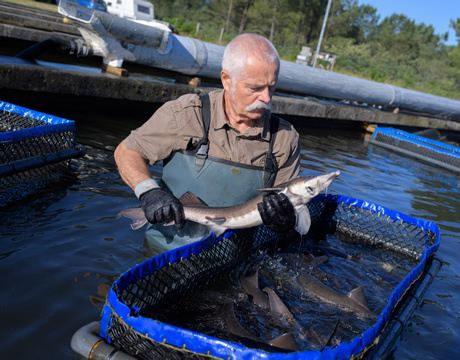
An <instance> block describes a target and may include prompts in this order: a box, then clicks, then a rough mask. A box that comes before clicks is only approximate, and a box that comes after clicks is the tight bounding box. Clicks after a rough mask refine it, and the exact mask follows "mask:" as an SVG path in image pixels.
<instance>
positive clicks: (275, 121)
mask: <svg viewBox="0 0 460 360" xmlns="http://www.w3.org/2000/svg"><path fill="white" fill-rule="evenodd" d="M279 125H280V119H279V118H278V117H276V116H274V115H272V117H271V121H270V134H271V137H270V144H269V145H268V151H267V155H266V156H265V165H264V175H263V182H264V184H267V182H268V180H269V179H270V177H271V175H272V174H273V173H276V172H277V171H278V164H277V163H276V159H275V157H274V156H273V144H274V143H275V138H276V134H277V133H278V128H279Z"/></svg>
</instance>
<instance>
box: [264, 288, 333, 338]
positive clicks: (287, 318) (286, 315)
mask: <svg viewBox="0 0 460 360" xmlns="http://www.w3.org/2000/svg"><path fill="white" fill-rule="evenodd" d="M263 291H265V292H266V293H267V294H268V298H269V302H270V312H271V314H272V316H273V317H274V318H276V319H279V320H280V321H282V322H286V323H287V324H289V325H290V326H293V327H295V328H296V329H297V331H298V335H299V337H300V338H301V339H302V340H304V339H305V338H307V339H308V340H309V341H311V342H312V343H314V344H316V345H322V346H329V345H333V344H334V335H335V333H336V331H337V327H338V321H337V322H336V324H335V326H334V328H333V330H332V333H331V334H330V335H329V336H328V337H325V336H324V335H323V334H321V333H319V332H317V331H315V330H314V329H313V328H308V329H305V328H304V327H303V326H302V325H300V324H299V323H298V322H297V320H296V319H295V317H294V315H292V313H291V312H290V311H289V309H288V308H287V306H286V305H285V304H284V303H283V301H282V300H281V299H280V297H279V296H278V294H277V293H276V292H275V291H274V290H273V289H271V288H269V287H265V288H264V289H263Z"/></svg>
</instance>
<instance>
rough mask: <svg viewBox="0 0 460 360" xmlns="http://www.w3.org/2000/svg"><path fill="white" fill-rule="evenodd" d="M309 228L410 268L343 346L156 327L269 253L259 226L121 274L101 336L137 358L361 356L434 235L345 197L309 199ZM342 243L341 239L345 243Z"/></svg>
mask: <svg viewBox="0 0 460 360" xmlns="http://www.w3.org/2000/svg"><path fill="white" fill-rule="evenodd" d="M308 206H309V209H310V213H311V216H312V227H311V229H310V232H309V234H308V236H311V237H316V238H321V237H323V236H325V235H327V234H335V235H338V236H339V237H340V238H341V239H344V241H352V242H353V243H356V244H358V246H362V247H363V248H364V247H368V248H372V249H374V250H375V249H377V250H378V251H379V252H382V253H389V252H394V253H397V254H399V255H401V256H404V258H407V259H410V260H411V261H412V263H413V264H415V265H414V267H413V268H411V270H410V272H409V273H408V275H407V276H406V277H405V278H404V279H403V280H402V281H401V282H400V283H399V285H398V286H396V288H395V289H394V290H393V292H392V293H391V295H390V296H389V298H388V301H387V303H386V306H385V308H384V309H383V311H382V312H381V313H380V315H379V316H378V319H377V320H376V322H375V323H373V324H372V325H371V326H370V327H369V328H368V329H367V330H366V331H364V332H363V333H361V334H360V335H359V336H357V337H355V338H353V339H352V340H350V341H344V342H341V343H340V344H338V345H335V346H324V347H322V348H321V349H319V350H312V351H301V352H295V353H288V354H285V353H281V352H267V351H264V350H260V349H255V348H250V347H246V346H244V345H242V344H241V343H238V342H232V341H227V340H222V339H219V338H216V337H212V336H208V335H205V334H202V333H199V332H194V331H191V330H187V329H185V328H181V327H176V326H173V325H170V324H168V323H166V322H163V321H159V320H158V319H159V318H162V315H163V314H164V313H165V312H174V311H175V310H176V309H180V307H181V306H184V305H185V304H187V302H188V300H189V299H190V298H191V296H193V295H194V294H196V293H197V292H199V291H200V290H203V289H204V288H205V287H206V286H208V285H210V284H212V283H214V282H218V280H219V279H220V278H221V277H222V276H224V275H225V274H226V273H228V272H230V271H234V270H235V268H236V267H238V266H239V265H240V264H241V263H242V262H247V261H248V259H251V258H252V257H255V256H257V254H258V253H259V252H260V250H266V251H267V250H269V249H275V248H278V247H279V246H280V244H282V243H283V242H284V240H289V239H287V238H280V237H279V236H277V235H276V234H274V233H272V232H270V231H269V230H268V229H266V228H265V227H263V226H260V227H257V228H254V229H248V230H245V231H241V232H238V233H232V232H227V233H226V234H224V236H222V237H220V238H217V239H216V238H215V237H214V236H213V234H211V235H210V236H208V237H207V238H205V239H203V240H201V241H200V242H196V243H193V244H190V245H187V246H184V247H181V248H178V249H175V250H172V251H169V252H166V253H163V254H160V255H158V256H155V257H153V258H151V259H149V260H147V261H145V262H143V263H141V264H139V265H137V266H135V267H133V268H132V269H130V270H129V271H127V272H126V273H124V274H123V275H122V276H121V277H120V278H119V279H118V280H116V281H115V282H114V283H113V285H112V288H111V290H110V292H109V295H108V298H107V301H106V304H105V306H104V309H103V314H102V319H101V326H100V336H101V337H103V338H104V339H105V340H106V341H107V342H108V343H110V344H112V345H113V346H115V347H117V348H119V349H121V350H122V351H124V352H126V353H129V354H131V355H133V356H136V357H137V358H140V359H157V358H158V359H207V358H208V359H209V358H213V359H214V358H215V359H260V358H270V359H298V358H302V359H317V358H353V357H355V356H360V355H363V354H365V353H366V352H367V351H368V350H369V349H370V348H371V347H372V346H373V345H374V344H375V342H377V339H378V338H379V336H380V335H381V334H382V332H383V330H384V328H385V327H386V326H387V325H388V323H389V322H390V320H391V319H392V316H393V315H394V313H395V311H396V310H397V308H398V304H399V303H400V302H401V300H402V299H403V297H404V296H405V294H406V293H407V292H408V290H409V289H410V288H412V287H413V286H415V285H414V284H416V283H417V281H418V280H419V279H420V278H421V276H422V274H423V273H424V270H425V269H426V266H427V264H428V262H429V261H430V260H431V259H432V258H433V256H432V255H433V254H434V253H435V252H436V250H437V248H438V246H439V240H440V238H439V237H440V235H439V229H438V227H437V226H436V225H435V224H434V223H432V222H428V221H423V220H418V219H415V218H413V217H410V216H408V215H405V214H402V213H398V212H394V211H391V210H388V209H386V208H384V207H381V206H378V205H375V204H371V203H368V202H365V201H361V200H358V199H353V198H349V197H344V196H332V195H329V196H323V195H320V196H318V197H316V198H315V199H314V200H313V201H311V202H310V203H309V204H308ZM345 239H346V240H345Z"/></svg>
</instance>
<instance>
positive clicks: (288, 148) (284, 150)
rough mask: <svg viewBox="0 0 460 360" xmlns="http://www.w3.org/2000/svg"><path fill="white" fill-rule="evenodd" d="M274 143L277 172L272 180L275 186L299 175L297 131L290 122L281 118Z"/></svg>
mask: <svg viewBox="0 0 460 360" xmlns="http://www.w3.org/2000/svg"><path fill="white" fill-rule="evenodd" d="M275 143H276V146H275V149H274V154H275V157H276V159H277V163H278V172H277V174H276V177H275V181H274V185H275V186H276V185H279V184H282V183H285V182H287V181H290V180H292V179H295V178H297V177H299V176H300V150H301V144H300V137H299V133H298V132H297V131H296V130H295V129H294V127H293V126H292V125H291V124H290V123H288V122H287V121H284V120H281V122H280V128H279V130H278V134H277V137H276V140H275Z"/></svg>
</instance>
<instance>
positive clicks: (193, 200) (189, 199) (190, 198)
mask: <svg viewBox="0 0 460 360" xmlns="http://www.w3.org/2000/svg"><path fill="white" fill-rule="evenodd" d="M179 201H180V202H181V203H182V205H184V206H186V205H189V206H190V205H194V206H197V205H199V206H207V205H206V204H205V203H204V202H203V201H201V200H200V199H199V198H198V197H197V196H196V195H195V194H194V193H192V192H190V191H186V192H184V193H183V194H182V196H181V197H180V198H179Z"/></svg>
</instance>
